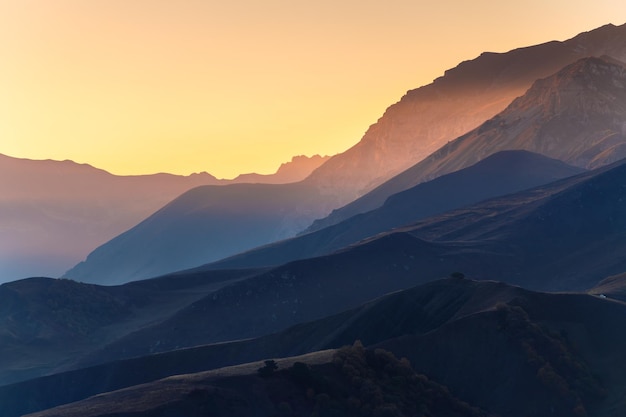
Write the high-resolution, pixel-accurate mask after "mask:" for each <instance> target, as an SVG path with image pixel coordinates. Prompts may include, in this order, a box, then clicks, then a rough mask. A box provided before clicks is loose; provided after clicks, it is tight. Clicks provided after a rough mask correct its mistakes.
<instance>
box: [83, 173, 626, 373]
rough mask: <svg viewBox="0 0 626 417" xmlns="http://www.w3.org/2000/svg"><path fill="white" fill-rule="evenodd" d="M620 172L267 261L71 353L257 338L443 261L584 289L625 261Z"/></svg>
mask: <svg viewBox="0 0 626 417" xmlns="http://www.w3.org/2000/svg"><path fill="white" fill-rule="evenodd" d="M625 181H626V164H625V163H623V162H622V163H616V164H614V165H612V166H609V167H606V168H601V169H598V170H594V171H591V172H588V173H583V174H580V175H577V176H575V177H571V178H567V179H563V180H559V181H557V182H555V183H552V184H548V185H545V186H540V187H537V188H534V189H531V190H528V191H522V192H519V193H516V194H511V195H508V196H504V197H499V198H495V199H492V200H488V201H485V202H482V203H478V204H476V205H474V206H469V207H466V208H461V209H457V210H454V211H451V212H447V213H445V214H442V215H439V216H435V217H432V218H429V219H425V220H422V221H419V222H417V223H415V224H413V225H409V226H406V227H404V228H399V229H396V230H394V231H391V232H387V233H382V234H379V235H377V236H375V237H372V238H370V239H368V240H364V241H362V242H360V243H359V244H357V245H353V246H349V247H347V248H346V249H343V250H340V251H337V252H335V253H332V254H330V255H325V256H320V257H316V258H310V259H304V260H300V261H294V262H290V263H287V264H285V265H282V266H279V267H275V268H273V269H271V270H269V271H267V272H264V273H261V274H259V275H257V276H254V277H251V278H249V279H246V280H244V281H240V282H238V283H235V284H233V285H229V286H227V287H224V288H222V289H220V290H218V291H216V292H215V293H213V294H211V295H209V296H206V297H204V298H203V299H200V300H198V301H196V302H195V303H194V304H193V305H191V306H189V307H186V308H185V309H182V310H180V311H179V312H177V313H176V315H174V316H172V317H170V318H168V319H167V320H164V321H163V322H161V323H158V324H156V325H155V326H151V327H146V328H144V329H141V330H139V331H138V332H136V333H132V334H128V335H127V336H125V337H124V338H122V339H119V340H117V341H115V342H113V343H111V344H110V345H109V346H106V347H105V348H103V349H102V350H101V351H98V352H97V353H95V354H94V355H92V356H91V358H90V359H88V360H86V361H84V363H83V364H84V365H88V364H95V363H98V361H102V360H114V359H118V358H123V357H129V356H141V355H145V354H148V353H150V352H154V351H167V350H171V349H176V348H180V347H185V346H194V345H198V344H206V343H214V342H222V341H227V340H234V339H242V338H249V337H258V336H261V335H263V334H268V333H272V332H276V331H280V330H282V329H285V328H286V327H288V326H291V325H294V324H297V323H299V322H302V321H308V320H315V319H318V318H321V317H324V316H326V315H329V314H334V313H338V312H340V311H341V310H342V309H346V308H352V307H355V306H357V305H359V304H360V303H363V302H365V301H367V300H369V299H372V298H375V297H378V296H380V295H383V294H386V293H389V292H391V291H397V290H401V289H404V288H408V287H410V286H412V285H416V284H418V283H424V282H427V281H431V280H433V279H437V278H439V277H442V276H446V275H448V274H450V273H451V272H452V271H463V273H465V274H466V275H468V276H470V277H479V278H481V279H497V278H499V279H500V280H503V281H506V282H510V283H514V284H517V285H522V286H524V287H526V288H534V289H541V290H549V291H555V290H570V291H571V290H587V289H590V288H592V287H594V286H595V285H596V284H597V283H598V282H599V281H600V280H602V279H603V278H605V277H607V276H611V275H615V274H618V273H621V272H623V271H626V260H625V259H624V257H623V256H621V255H620V254H621V253H623V252H624V251H625V250H626V239H625V236H624V232H623V231H624V230H626V209H625V207H626V206H625V204H626V188H624V187H623V184H624V182H625ZM210 272H211V271H204V272H203V271H202V268H200V269H197V270H191V271H189V272H181V273H180V275H179V276H185V274H200V275H202V274H203V273H210ZM203 317H204V318H206V317H220V320H219V321H205V320H203V319H202V318H203ZM198 323H201V325H200V326H198Z"/></svg>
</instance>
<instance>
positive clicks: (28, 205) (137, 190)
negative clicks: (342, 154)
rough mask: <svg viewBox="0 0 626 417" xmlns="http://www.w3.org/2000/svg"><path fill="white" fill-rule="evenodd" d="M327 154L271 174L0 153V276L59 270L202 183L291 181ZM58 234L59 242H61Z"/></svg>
mask: <svg viewBox="0 0 626 417" xmlns="http://www.w3.org/2000/svg"><path fill="white" fill-rule="evenodd" d="M326 159H328V157H320V156H317V155H316V156H313V157H311V158H308V157H305V156H298V157H294V158H293V159H292V161H291V162H289V163H285V164H283V165H281V167H280V168H279V169H278V171H277V172H276V173H275V174H273V175H258V174H247V175H242V176H239V177H237V178H235V179H233V180H218V179H217V178H215V177H213V176H212V175H210V174H207V173H206V172H203V173H199V174H192V175H189V176H178V175H171V174H155V175H139V176H118V175H112V174H110V173H108V172H106V171H103V170H101V169H97V168H94V167H92V166H89V165H86V164H76V163H74V162H72V161H51V160H47V161H37V160H28V159H19V158H12V157H8V156H5V155H0V230H2V236H1V237H0V282H5V281H10V280H15V279H17V278H22V277H27V276H60V275H62V274H63V273H64V272H65V271H67V269H69V268H70V267H71V266H72V265H75V264H76V263H78V262H79V261H80V260H82V259H84V258H85V257H86V256H87V254H88V253H89V251H91V250H93V249H94V248H96V247H97V246H98V245H101V244H102V243H104V242H106V241H108V240H110V239H112V238H114V237H115V236H117V235H118V234H120V233H122V232H123V231H125V230H127V229H129V228H130V227H132V226H134V225H136V224H137V223H139V222H140V221H141V220H143V219H145V218H146V217H147V216H149V215H150V214H152V213H153V212H155V211H157V210H158V209H159V208H161V207H162V206H163V205H165V204H166V203H168V202H169V201H171V200H172V199H174V198H175V197H177V196H179V195H180V194H182V193H184V192H185V191H187V190H189V189H191V188H194V187H196V186H199V185H205V184H212V185H225V184H231V183H242V182H254V183H288V182H296V181H299V180H301V179H303V178H304V177H305V176H306V175H308V173H310V172H311V171H312V170H313V169H314V168H316V167H317V166H319V165H320V164H322V163H323V162H324V161H325V160H326ZM59 242H62V244H59Z"/></svg>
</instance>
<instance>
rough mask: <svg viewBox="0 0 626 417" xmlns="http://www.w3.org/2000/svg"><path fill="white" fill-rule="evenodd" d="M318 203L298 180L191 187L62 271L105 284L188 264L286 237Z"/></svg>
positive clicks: (316, 210) (320, 201)
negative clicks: (67, 269)
mask: <svg viewBox="0 0 626 417" xmlns="http://www.w3.org/2000/svg"><path fill="white" fill-rule="evenodd" d="M326 204H327V203H326V202H325V201H324V199H323V198H321V196H320V195H319V193H318V192H317V190H316V189H315V188H313V187H310V186H306V185H304V184H302V183H293V184H231V185H223V186H210V185H209V186H202V187H197V188H194V189H192V190H190V191H188V192H186V193H185V194H183V195H181V196H180V197H178V198H176V199H174V200H173V201H172V202H170V203H169V204H167V205H166V206H165V207H163V208H162V209H160V210H159V211H157V212H156V213H154V214H153V215H152V216H150V217H148V218H147V219H146V220H144V221H143V222H141V223H139V224H138V225H137V226H135V227H133V228H131V229H130V230H128V231H126V232H124V233H122V234H121V235H119V236H117V237H116V238H114V239H112V240H111V241H109V242H107V243H105V244H104V245H102V246H100V247H98V248H96V249H95V250H94V251H93V252H92V253H91V254H89V256H88V257H87V259H86V260H85V261H84V262H81V263H79V264H78V265H76V266H75V267H74V268H72V269H71V270H69V271H67V272H66V273H65V274H64V277H66V278H71V279H75V280H78V281H83V282H90V283H98V284H104V285H113V284H120V283H124V282H129V281H133V280H137V279H145V278H149V277H154V276H158V275H163V274H166V273H169V272H174V271H178V270H181V269H187V268H191V267H194V266H197V265H200V264H203V263H206V262H207V261H211V260H217V259H220V258H224V257H226V256H230V255H233V254H235V253H238V252H242V251H244V250H247V249H251V248H253V247H256V246H260V245H263V244H266V243H269V242H272V241H276V240H279V239H284V238H286V237H289V236H293V235H294V234H295V233H297V232H298V231H301V230H303V229H304V228H305V227H306V226H307V225H308V224H309V222H310V220H311V218H313V217H315V215H318V214H320V213H323V212H327V211H328V206H327V205H326Z"/></svg>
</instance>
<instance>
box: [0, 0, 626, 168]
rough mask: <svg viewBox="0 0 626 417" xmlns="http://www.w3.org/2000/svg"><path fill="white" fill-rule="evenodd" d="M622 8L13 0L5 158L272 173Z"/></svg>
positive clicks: (3, 85) (8, 15)
mask: <svg viewBox="0 0 626 417" xmlns="http://www.w3.org/2000/svg"><path fill="white" fill-rule="evenodd" d="M546 3H550V4H546ZM623 16H626V5H624V4H623V3H622V2H621V1H613V0H605V1H602V0H600V1H597V2H595V3H594V4H593V6H591V4H590V3H589V2H587V1H580V0H576V1H564V0H558V1H552V2H543V1H539V0H532V1H527V2H525V3H524V4H523V5H522V4H518V5H516V6H512V5H510V4H494V3H493V2H491V1H486V0H480V1H475V2H471V3H470V2H465V1H463V0H449V1H439V2H426V1H413V0H393V1H385V2H382V1H363V0H361V1H356V0H344V1H341V2H336V1H329V0H321V1H318V2H299V1H296V2H294V1H282V0H264V1H252V0H248V1H232V2H222V1H220V2H217V1H206V0H203V1H201V0H188V1H184V2H173V1H166V0H133V1H127V0H107V1H84V0H56V1H48V0H23V1H6V2H2V3H0V56H1V57H2V62H3V64H2V65H1V66H0V97H1V98H0V153H3V154H7V155H11V156H16V157H23V158H31V159H59V160H63V159H72V160H74V161H76V162H81V163H89V164H91V165H94V166H97V167H99V168H103V169H106V170H108V171H110V172H113V173H116V174H144V173H153V172H172V173H178V174H189V173H192V172H200V171H207V172H209V173H211V174H213V175H216V176H218V177H226V178H231V177H234V176H236V175H237V174H239V173H246V172H253V171H254V172H259V173H270V172H274V171H275V170H276V168H277V167H278V166H279V165H280V163H281V162H285V161H288V160H290V159H291V157H292V156H294V155H300V154H306V155H313V154H322V155H325V154H327V155H332V154H336V153H338V152H342V151H344V150H346V149H348V148H349V147H351V146H353V145H354V144H356V143H357V142H358V141H359V139H360V138H361V136H362V135H363V133H365V131H366V130H367V127H368V126H369V125H371V124H372V123H375V122H376V120H377V119H378V118H379V117H380V116H381V115H382V114H383V112H384V110H385V108H386V107H388V106H389V105H390V104H392V103H394V102H396V101H398V100H399V99H400V98H401V96H402V95H403V94H404V93H405V92H406V90H409V89H412V88H417V87H419V86H421V85H425V84H428V83H429V82H431V81H432V79H434V78H436V77H438V76H440V75H442V74H443V71H444V70H445V69H448V68H450V67H453V66H455V65H456V64H458V63H459V62H460V61H462V60H466V59H472V58H474V57H476V56H477V55H479V54H480V52H482V51H485V50H489V51H495V52H504V51H507V50H510V49H513V48H516V47H522V46H528V45H532V44H536V43H541V42H546V41H549V40H554V39H557V40H564V39H567V38H569V37H572V36H574V35H576V34H577V33H579V32H582V31H586V30H591V29H594V28H596V27H598V26H601V25H604V24H607V23H614V24H622V23H624V22H623V21H615V19H622V18H623Z"/></svg>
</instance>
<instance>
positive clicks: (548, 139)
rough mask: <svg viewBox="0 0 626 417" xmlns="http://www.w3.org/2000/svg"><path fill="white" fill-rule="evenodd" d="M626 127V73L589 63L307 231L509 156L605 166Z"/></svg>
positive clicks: (617, 153)
mask: <svg viewBox="0 0 626 417" xmlns="http://www.w3.org/2000/svg"><path fill="white" fill-rule="evenodd" d="M625 122H626V70H625V69H624V67H623V66H622V64H621V63H619V62H617V61H615V60H613V59H611V58H583V59H581V60H579V61H577V62H575V63H573V64H570V65H569V66H566V67H565V68H563V69H562V70H560V71H559V72H557V73H556V74H554V75H553V76H550V77H547V78H544V79H541V80H538V81H536V82H535V83H534V84H533V85H532V87H531V88H530V89H529V90H528V91H527V93H526V94H524V95H523V96H521V97H519V98H517V99H516V100H514V101H513V102H512V103H511V104H510V105H509V106H508V107H507V108H506V109H505V110H504V111H502V112H501V113H499V114H498V115H496V116H494V117H493V118H491V119H489V120H488V121H486V122H485V123H483V124H482V125H480V126H479V127H477V128H476V129H474V130H472V131H470V132H468V133H467V134H465V135H463V136H461V137H459V138H458V139H456V140H454V141H451V142H449V143H447V144H446V145H444V146H442V147H441V148H440V149H438V150H437V151H435V152H434V153H432V154H431V155H430V156H428V157H427V158H426V159H423V160H422V161H421V162H419V163H417V164H415V165H414V166H412V167H411V168H409V169H407V170H405V171H404V172H402V173H401V174H399V175H397V176H396V177H394V178H392V179H390V180H389V181H387V182H385V183H384V184H382V185H380V186H379V187H377V188H376V189H374V190H372V191H371V192H369V193H368V194H366V195H364V196H362V197H361V198H359V199H357V200H355V201H353V202H352V203H350V204H348V205H346V206H344V207H342V208H340V209H338V210H335V211H334V212H333V213H331V215H330V216H328V217H326V218H325V219H321V220H318V221H316V222H315V223H314V224H313V226H312V227H311V228H310V229H309V230H318V229H320V228H322V227H326V226H329V225H331V224H336V223H338V222H340V221H342V220H344V219H347V218H349V217H351V216H354V215H355V214H358V213H363V212H365V211H369V210H372V209H374V208H376V207H379V206H380V205H381V204H383V203H384V202H385V200H386V199H387V198H388V197H389V196H390V195H393V194H396V193H398V192H400V191H403V190H406V189H408V188H410V187H413V186H414V185H416V184H419V183H422V182H424V181H428V180H431V179H434V178H437V177H439V176H441V175H444V174H447V173H450V172H454V171H457V170H459V169H462V168H465V167H468V166H470V165H472V164H475V163H476V162H478V161H480V160H482V159H484V158H486V157H488V156H489V155H492V154H494V153H496V152H499V151H503V150H514V149H522V150H527V151H531V152H536V153H540V154H543V155H546V156H549V157H551V158H555V159H560V160H562V161H564V162H567V163H569V164H572V165H575V166H578V167H581V168H596V167H599V166H602V165H606V164H608V163H611V162H614V161H616V160H618V159H621V158H624V157H626V137H625V136H624V130H625V129H624V126H625Z"/></svg>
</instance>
